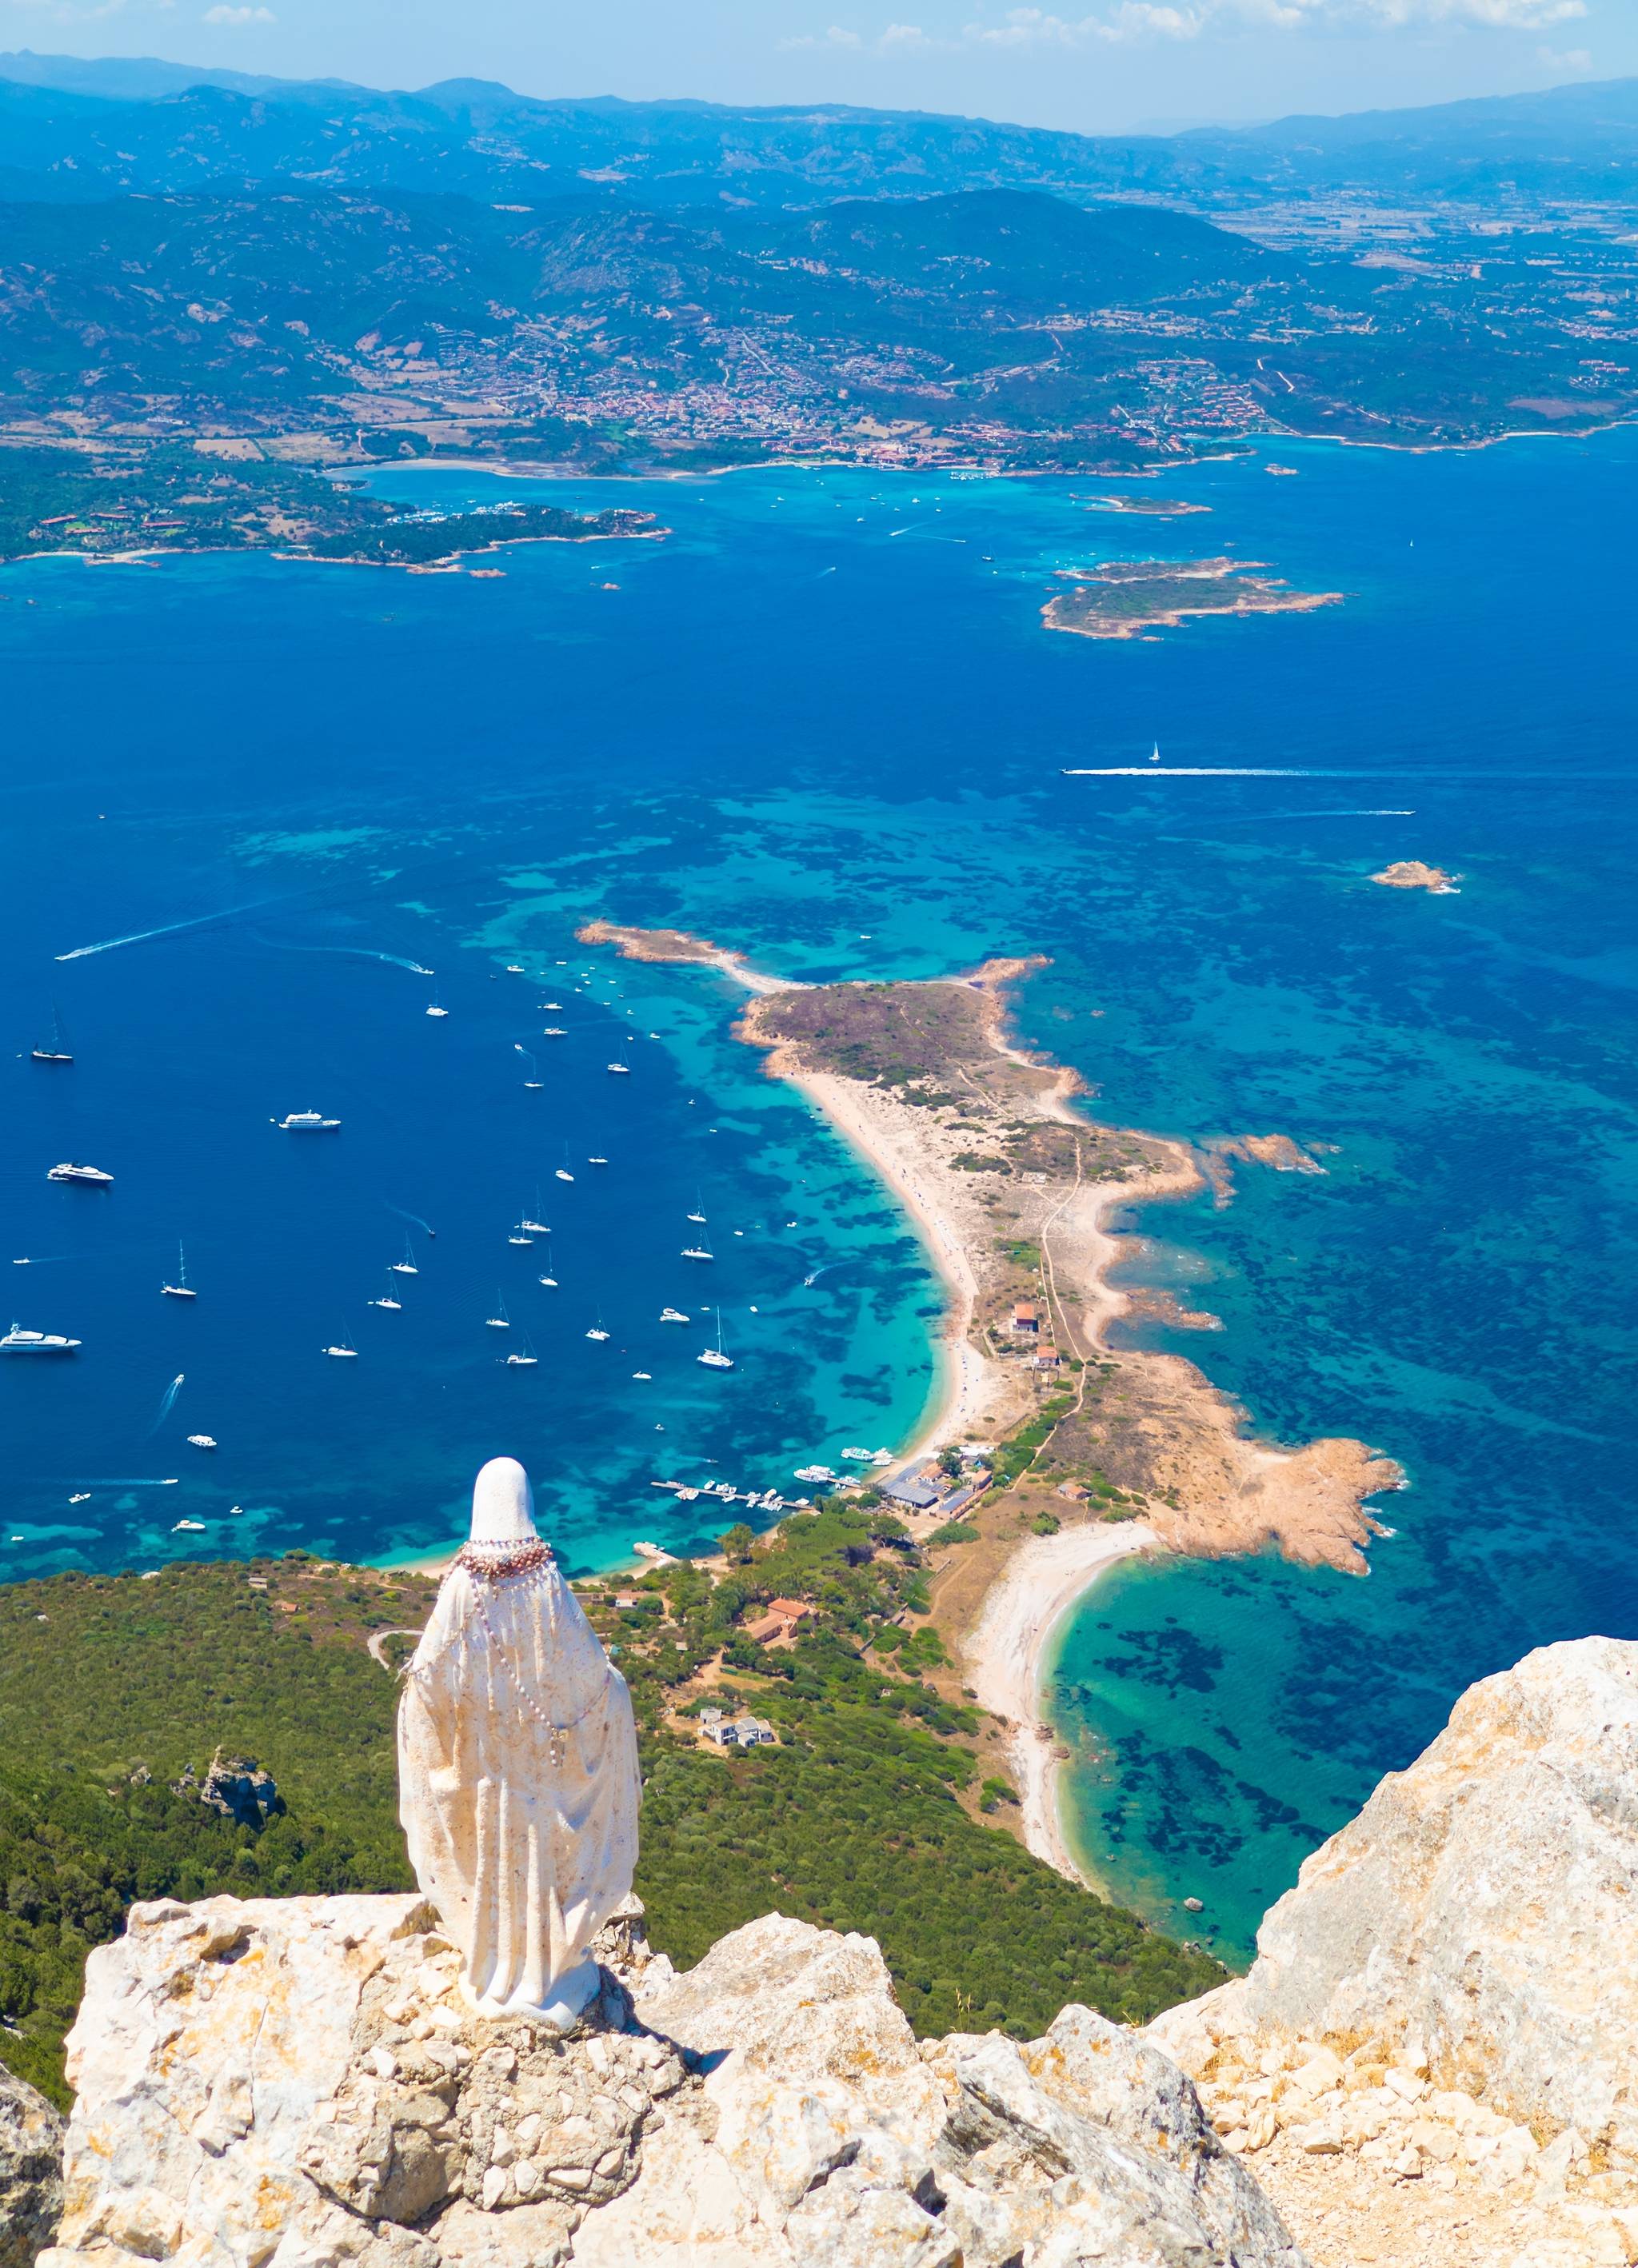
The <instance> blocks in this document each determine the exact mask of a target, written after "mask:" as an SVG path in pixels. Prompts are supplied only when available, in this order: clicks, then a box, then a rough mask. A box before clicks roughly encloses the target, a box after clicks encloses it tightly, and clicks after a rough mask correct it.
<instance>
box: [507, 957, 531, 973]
mask: <svg viewBox="0 0 1638 2268" xmlns="http://www.w3.org/2000/svg"><path fill="white" fill-rule="evenodd" d="M506 974H507V976H528V969H526V968H525V967H524V966H523V963H522V962H521V961H508V962H507V963H506Z"/></svg>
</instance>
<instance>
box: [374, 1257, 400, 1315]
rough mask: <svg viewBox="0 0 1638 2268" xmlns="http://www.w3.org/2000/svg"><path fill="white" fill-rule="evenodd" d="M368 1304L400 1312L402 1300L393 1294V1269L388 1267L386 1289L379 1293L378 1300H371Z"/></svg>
mask: <svg viewBox="0 0 1638 2268" xmlns="http://www.w3.org/2000/svg"><path fill="white" fill-rule="evenodd" d="M369 1304H370V1306H371V1307H388V1308H390V1309H391V1310H392V1312H393V1313H394V1314H402V1310H403V1304H404V1303H403V1301H402V1300H399V1299H395V1297H394V1295H393V1271H392V1270H391V1269H390V1268H389V1269H388V1270H387V1289H386V1291H385V1292H383V1293H382V1294H381V1296H380V1299H379V1300H371V1301H370V1303H369Z"/></svg>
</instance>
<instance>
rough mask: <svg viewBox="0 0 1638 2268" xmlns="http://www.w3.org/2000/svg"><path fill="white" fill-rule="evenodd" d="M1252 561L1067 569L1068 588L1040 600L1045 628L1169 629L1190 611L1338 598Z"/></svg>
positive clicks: (1104, 632) (1291, 606)
mask: <svg viewBox="0 0 1638 2268" xmlns="http://www.w3.org/2000/svg"><path fill="white" fill-rule="evenodd" d="M1261 565H1262V562H1261V561H1260V560H1258V559H1183V560H1175V559H1111V560H1109V561H1106V562H1105V563H1104V564H1103V566H1101V567H1093V568H1083V569H1074V570H1071V571H1069V575H1070V580H1069V587H1068V588H1067V589H1066V590H1064V591H1060V592H1059V593H1058V594H1057V595H1056V596H1055V597H1054V598H1051V599H1049V600H1047V602H1046V604H1045V605H1044V607H1043V608H1042V609H1041V620H1042V621H1043V622H1044V623H1045V625H1046V627H1047V629H1048V630H1069V631H1072V632H1073V633H1074V635H1075V636H1076V637H1094V638H1129V637H1138V636H1140V634H1141V633H1142V632H1143V631H1145V630H1162V629H1166V630H1171V629H1176V627H1177V624H1178V623H1180V622H1184V620H1185V619H1186V618H1187V617H1188V616H1190V615H1304V614H1310V613H1312V611H1313V610H1314V608H1317V607H1335V606H1339V605H1340V604H1341V603H1342V593H1341V592H1340V591H1294V590H1292V589H1291V587H1290V585H1288V584H1286V583H1280V582H1276V581H1275V580H1274V579H1273V578H1272V577H1270V576H1267V575H1261V574H1258V572H1257V569H1258V568H1259V567H1260V566H1261Z"/></svg>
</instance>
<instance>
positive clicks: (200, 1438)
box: [188, 1433, 216, 1449]
mask: <svg viewBox="0 0 1638 2268" xmlns="http://www.w3.org/2000/svg"><path fill="white" fill-rule="evenodd" d="M188 1447H189V1448H190V1449H214V1448H215V1447H216V1435H215V1434H214V1433H190V1434H189V1435H188Z"/></svg>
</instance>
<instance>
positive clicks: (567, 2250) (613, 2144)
mask: <svg viewBox="0 0 1638 2268" xmlns="http://www.w3.org/2000/svg"><path fill="white" fill-rule="evenodd" d="M1635 1821H1638V1644H1635V1643H1633V1642H1629V1641H1618V1640H1613V1639H1607V1638H1590V1639H1586V1640H1583V1641H1582V1642H1580V1643H1578V1644H1573V1645H1565V1646H1551V1647H1546V1648H1543V1649H1542V1650H1541V1651H1539V1652H1538V1653H1533V1654H1531V1655H1530V1656H1528V1657H1527V1658H1526V1660H1525V1661H1523V1662H1521V1663H1520V1664H1519V1665H1518V1667H1517V1668H1516V1669H1513V1670H1509V1671H1507V1672H1505V1673H1503V1674H1501V1675H1498V1676H1495V1677H1492V1678H1489V1679H1487V1680H1486V1681H1484V1683H1481V1684H1479V1685H1478V1686H1475V1687H1474V1688H1472V1690H1471V1691H1470V1692H1468V1693H1467V1694H1466V1695H1465V1697H1463V1699H1462V1700H1461V1701H1460V1702H1459V1703H1458V1705H1457V1709H1456V1711H1455V1712H1454V1714H1453V1715H1452V1718H1451V1720H1450V1726H1449V1727H1448V1728H1447V1729H1446V1731H1445V1732H1443V1733H1442V1734H1441V1735H1440V1736H1439V1738H1438V1739H1437V1740H1436V1741H1435V1742H1434V1743H1433V1745H1432V1746H1431V1747H1430V1748H1429V1749H1428V1751H1427V1752H1426V1754H1425V1755H1424V1756H1421V1757H1420V1759H1419V1760H1418V1761H1417V1762H1416V1763H1415V1764H1413V1765H1412V1766H1411V1767H1410V1768H1409V1769H1408V1770H1407V1771H1405V1772H1402V1773H1397V1774H1392V1775H1390V1777H1389V1778H1387V1779H1385V1780H1384V1781H1383V1784H1382V1785H1381V1786H1380V1787H1379V1788H1378V1789H1377V1791H1376V1793H1375V1794H1374V1795H1373V1796H1372V1798H1371V1800H1370V1801H1369V1803H1368V1804H1367V1805H1366V1807H1365V1808H1364V1810H1363V1811H1362V1812H1361V1814H1360V1815H1359V1817H1358V1818H1357V1819H1355V1820H1354V1822H1353V1823H1351V1824H1350V1825H1349V1826H1347V1828H1345V1829H1344V1830H1342V1831H1341V1833H1339V1835H1337V1836H1335V1837H1332V1840H1331V1841H1330V1842H1329V1843H1328V1844H1326V1845H1324V1847H1323V1848H1322V1849H1321V1850H1320V1851H1318V1852H1316V1853H1315V1854H1314V1856H1313V1857H1312V1858H1311V1859H1310V1860H1309V1861H1308V1863H1307V1865H1306V1866H1305V1867H1304V1868H1303V1870H1302V1878H1301V1880H1300V1881H1299V1883H1298V1885H1297V1887H1296V1888H1295V1889H1293V1890H1292V1891H1290V1892H1289V1893H1288V1895H1287V1896H1286V1897H1284V1898H1283V1899H1281V1900H1280V1903H1279V1904H1277V1905H1276V1906H1275V1907H1274V1908H1273V1911H1271V1912H1270V1914H1269V1916H1268V1917H1267V1919H1266V1920H1265V1924H1264V1926H1263V1930H1262V1933H1261V1935H1260V1937H1259V1940H1258V1959H1257V1962H1256V1963H1255V1965H1254V1966H1253V1968H1252V1969H1251V1972H1250V1974H1249V1975H1248V1976H1247V1977H1244V1978H1242V1979H1239V1980H1237V1981H1236V1982H1235V1983H1232V1984H1230V1985H1225V1986H1222V1987H1221V1988H1220V1989H1219V1990H1217V1991H1216V1992H1211V1993H1208V1994H1207V1995H1206V1998H1205V1999H1201V2000H1197V2001H1193V2002H1190V2003H1188V2004H1186V2005H1185V2006H1184V2007H1179V2008H1176V2009H1173V2010H1171V2011H1169V2013H1168V2014H1165V2015H1163V2016H1162V2017H1161V2018H1160V2019H1159V2020H1158V2021H1156V2022H1155V2023H1153V2024H1151V2025H1150V2026H1149V2027H1148V2028H1147V2031H1141V2032H1134V2031H1132V2030H1129V2029H1123V2028H1121V2027H1118V2026H1116V2025H1113V2024H1110V2023H1109V2022H1107V2021H1105V2020H1104V2019H1103V2018H1102V2017H1099V2016H1097V2015H1095V2014H1092V2013H1091V2012H1090V2011H1088V2010H1087V2009H1085V2008H1079V2007H1069V2008H1066V2009H1065V2010H1064V2011H1063V2013H1062V2014H1060V2015H1059V2017H1058V2018H1057V2020H1056V2021H1054V2022H1053V2023H1052V2024H1051V2026H1050V2027H1049V2028H1048V2029H1047V2030H1046V2031H1045V2032H1044V2034H1043V2035H1042V2036H1040V2037H1038V2038H1036V2039H1032V2040H1026V2041H1021V2040H1017V2039H1014V2038H1010V2037H1007V2036H1005V2035H1003V2034H1002V2033H1000V2032H990V2033H986V2034H982V2035H979V2034H962V2033H957V2034H955V2035H952V2036H948V2037H945V2038H941V2039H936V2040H926V2041H922V2042H920V2043H918V2042H917V2041H916V2040H915V2038H914V2037H913V2036H912V2034H911V2028H910V2026H909V2024H908V2023H907V2022H906V2021H905V2019H904V2015H903V2014H902V2013H901V2012H900V2010H899V2007H898V2006H897V2003H896V1999H895V1997H894V1993H893V1990H892V1986H891V1983H890V1980H889V1977H888V1974H887V1971H886V1970H885V1968H884V1966H883V1964H882V1960H881V1957H880V1955H879V1953H878V1952H877V1949H876V1948H875V1946H874V1942H873V1941H872V1940H870V1939H868V1938H867V1937H863V1936H859V1935H841V1934H838V1933H836V1932H833V1931H829V1930H823V1929H819V1928H815V1927H814V1926H810V1925H808V1924H807V1923H804V1922H799V1921H794V1920H790V1919H787V1918H782V1917H781V1916H779V1915H778V1914H777V1913H771V1914H769V1915H767V1916H765V1917H764V1918H763V1919H761V1920H758V1921H754V1922H751V1923H750V1924H749V1925H748V1926H745V1927H743V1928H742V1929H738V1930H735V1931H734V1932H733V1933H731V1934H730V1935H728V1936H727V1937H725V1938H723V1939H721V1940H719V1942H718V1943H717V1944H716V1945H715V1946H714V1947H713V1948H712V1950H711V1951H710V1952H709V1953H708V1954H707V1955H705V1959H704V1960H703V1961H701V1962H699V1963H698V1964H697V1967H695V1968H694V1969H692V1970H689V1971H687V1972H686V1973H685V1974H683V1975H681V1976H679V1975H678V1974H676V1973H675V1971H674V1970H673V1968H672V1966H671V1963H670V1962H668V1961H667V1960H666V1959H665V1958H664V1957H663V1956H654V1955H651V1954H650V1953H649V1950H648V1948H647V1946H646V1941H645V1939H644V1934H643V1929H642V1921H641V1912H640V1909H639V1908H638V1906H637V1905H636V1903H635V1901H631V1902H628V1904H626V1905H625V1906H624V1907H623V1908H622V1909H621V1910H620V1911H618V1912H617V1913H616V1915H615V1917H614V1918H613V1919H612V1920H611V1921H610V1922H609V1924H608V1925H607V1926H606V1927H605V1928H604V1930H603V1931H602V1933H601V1935H600V1936H599V1937H598V1938H597V1940H595V1941H594V1948H593V1950H594V1954H595V1955H596V1957H597V1959H598V1961H599V1963H600V1970H601V1989H600V1991H599V1992H598V1994H597V1996H596V1997H595V1999H594V2000H593V2002H592V2003H591V2004H590V2006H589V2007H587V2009H586V2010H585V2011H584V2013H583V2014H582V2015H581V2016H580V2018H579V2020H578V2021H576V2022H575V2023H574V2024H573V2026H572V2028H571V2029H568V2030H567V2031H558V2030H556V2029H553V2028H552V2027H551V2026H550V2025H543V2024H541V2023H539V2022H537V2021H529V2020H528V2019H527V2018H526V2017H522V2016H516V2015H504V2016H499V2017H483V2016H481V2015H479V2014H475V2013H474V2010H473V2007H472V2005H471V2003H470V2000H469V1999H468V1997H467V1996H466V1995H465V1994H464V1993H463V1992H462V1990H461V1962H460V1958H459V1955H458V1954H457V1952H456V1949H455V1948H454V1946H453V1945H452V1943H451V1942H450V1940H448V1939H447V1938H446V1936H445V1935H444V1934H443V1933H442V1930H441V1926H440V1922H439V1916H438V1915H437V1913H436V1912H435V1911H433V1910H432V1907H431V1905H430V1904H428V1902H427V1901H426V1900H425V1899H424V1897H422V1896H413V1895H411V1896H398V1897H365V1896H346V1897H332V1898H292V1899H282V1900H281V1899H262V1900H249V1901H240V1900H237V1899H233V1898H228V1897H218V1898H212V1899H209V1900H206V1901H204V1902H203V1903H202V1904H196V1905H191V1906H190V1905H185V1904H178V1903H176V1902H173V1901H170V1900H164V1901H159V1902H156V1903H151V1904H147V1905H138V1906H137V1907H136V1908H134V1909H133V1911H132V1912H131V1915H130V1918H129V1927H128V1930H127V1933H126V1934H125V1935H124V1937H123V1938H122V1939H121V1940H118V1941H117V1942H116V1943H114V1944H113V1945H109V1946H105V1947H102V1948H99V1950H97V1951H96V1952H95V1953H93V1954H92V1958H91V1962H90V1968H89V1972H88V1976H87V1982H86V1993H85V2002H84V2005H83V2007H82V2009H81V2012H80V2016H79V2020H78V2022H77V2025H76V2028H75V2031H74V2034H73V2037H72V2040H71V2042H70V2065H69V2069H70V2077H71V2079H72V2080H73V2083H74V2085H75V2087H76V2088H77V2102H76V2106H75V2109H74V2112H73V2115H72V2117H71V2118H70V2122H69V2125H68V2131H67V2136H66V2146H65V2151H64V2163H63V2206H62V2220H61V2225H60V2228H57V2229H56V2231H55V2242H54V2243H52V2244H50V2245H49V2246H48V2247H47V2248H46V2249H45V2250H41V2242H42V2240H43V2239H44V2238H45V2237H46V2236H47V2235H48V2234H49V2233H50V2227H51V2223H52V2221H53V2220H55V2213H56V2205H55V2198H54V2196H53V2195H52V2184H53V2183H54V2182H55V2147H56V2132H55V2117H54V2115H53V2114H51V2113H50V2112H49V2111H48V2110H46V2109H45V2107H44V2106H43V2105H39V2104H38V2099H37V2098H36V2099H35V2103H34V2105H33V2106H29V2105H27V2103H26V2096H27V2090H26V2089H17V2088H12V2089H11V2090H10V2091H9V2093H8V2095H7V2097H6V2099H5V2102H4V2104H0V2245H4V2246H6V2247H7V2248H9V2249H6V2250H4V2253H0V2257H4V2260H5V2263H6V2268H30V2264H31V2263H32V2262H33V2259H34V2257H35V2255H36V2253H38V2254H39V2257H40V2259H41V2268H137V2263H138V2262H155V2261H166V2262H174V2263H177V2264H179V2268H205V2264H207V2263H210V2264H218V2263H219V2264H222V2268H228V2264H246V2268H255V2264H273V2268H342V2264H343V2263H357V2264H359V2268H441V2264H444V2263H448V2264H450V2268H566V2264H574V2268H632V2264H637V2263H641V2264H643V2268H1007V2264H1019V2263H1022V2264H1025V2268H1094V2264H1096V2268H1355V2264H1361V2268H1364V2264H1377V2268H1620V2264H1625V2263H1631V2262H1632V2261H1633V2260H1634V2257H1638V2110H1634V2100H1635V2096H1634V2068H1635V2066H1634V2042H1635V2040H1638V1966H1635V1964H1634V1956H1633V1954H1632V1951H1631V1942H1632V1940H1631V1928H1630V1917H1629V1915H1628V1914H1627V1905H1628V1904H1630V1901H1631V1897H1632V1895H1633V1890H1632V1885H1633V1883H1634V1880H1638V1826H1635V1825H1634V1822H1635ZM17 2104H22V2105H23V2106H24V2108H23V2110H22V2112H21V2117H20V2118H19V2115H18V2110H17V2109H16V2107H15V2106H16V2105H17ZM30 2121H32V2128H31V2129H30V2132H31V2136H32V2139H30V2141H29V2142H28V2143H27V2145H26V2147H18V2143H17V2141H16V2140H15V2139H13V2138H14V2137H16V2136H18V2134H19V2133H21V2132H23V2131H24V2127H25V2125H26V2124H27V2123H28V2122H30ZM31 2152H32V2155H31V2154H30V2153H31Z"/></svg>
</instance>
